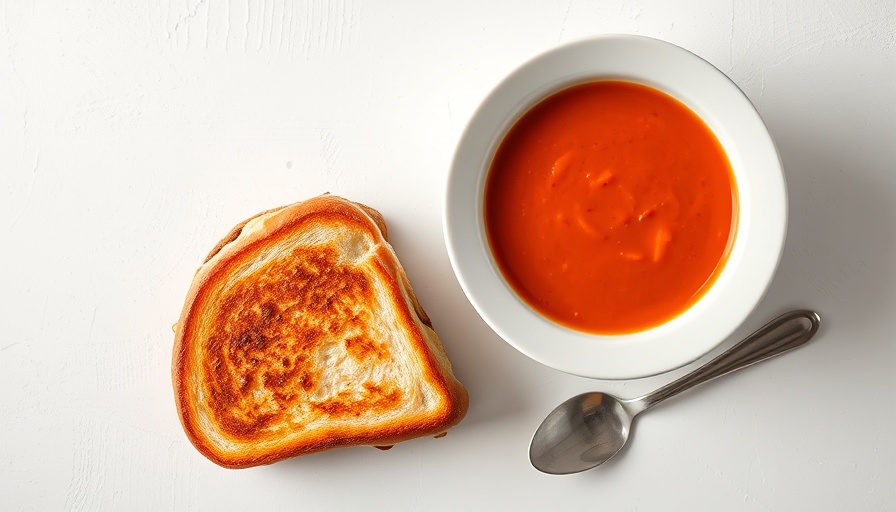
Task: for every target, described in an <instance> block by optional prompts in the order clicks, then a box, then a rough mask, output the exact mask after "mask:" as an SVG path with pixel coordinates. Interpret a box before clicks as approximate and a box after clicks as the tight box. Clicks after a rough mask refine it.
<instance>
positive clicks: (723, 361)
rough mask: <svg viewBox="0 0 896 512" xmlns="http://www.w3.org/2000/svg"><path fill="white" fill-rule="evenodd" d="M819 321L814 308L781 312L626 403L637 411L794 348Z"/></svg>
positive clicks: (814, 331) (804, 341) (816, 328)
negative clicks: (675, 377) (713, 355)
mask: <svg viewBox="0 0 896 512" xmlns="http://www.w3.org/2000/svg"><path fill="white" fill-rule="evenodd" d="M820 321H821V319H820V318H819V317H818V313H815V312H814V311H808V310H796V311H791V312H789V313H784V314H783V315H781V316H779V317H778V318H776V319H774V320H772V321H771V322H769V323H767V324H765V326H764V327H762V328H761V329H759V330H758V331H756V332H754V333H753V334H751V335H749V336H747V337H746V338H744V340H743V341H741V342H740V343H738V344H737V345H734V346H733V347H731V348H730V349H728V350H727V351H725V352H724V353H722V354H721V355H719V356H718V357H716V358H715V359H713V360H712V361H710V362H708V363H706V364H704V365H703V366H701V367H700V368H697V369H696V370H694V371H693V372H691V373H689V374H687V375H685V376H683V377H681V378H679V379H678V380H675V381H673V382H671V383H669V384H667V385H665V386H663V387H661V388H659V389H657V390H656V391H654V392H652V393H649V394H647V395H644V396H642V397H641V398H636V399H634V400H631V401H630V402H629V404H630V405H631V406H632V407H634V408H635V409H637V412H641V411H643V410H645V409H649V408H651V407H653V406H654V405H656V404H658V403H660V402H662V401H663V400H665V399H667V398H671V397H673V396H675V395H677V394H679V393H681V392H682V391H685V390H687V389H690V388H692V387H694V386H696V385H698V384H703V383H704V382H707V381H709V380H712V379H715V378H716V377H721V376H722V375H725V374H726V373H731V372H733V371H735V370H740V369H741V368H744V367H747V366H750V365H752V364H756V363H758V362H760V361H764V360H766V359H768V358H770V357H774V356H777V355H780V354H783V353H784V352H787V351H788V350H792V349H795V348H797V347H799V346H800V345H803V344H804V343H806V342H807V341H809V340H810V339H811V338H812V336H813V335H815V333H816V331H818V324H819V322H820Z"/></svg>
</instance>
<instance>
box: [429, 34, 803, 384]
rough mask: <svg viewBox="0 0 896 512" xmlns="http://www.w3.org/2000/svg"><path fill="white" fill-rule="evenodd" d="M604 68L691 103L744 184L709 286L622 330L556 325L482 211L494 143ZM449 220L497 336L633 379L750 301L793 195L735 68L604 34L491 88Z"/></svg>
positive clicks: (453, 188) (460, 262)
mask: <svg viewBox="0 0 896 512" xmlns="http://www.w3.org/2000/svg"><path fill="white" fill-rule="evenodd" d="M600 79H621V80H629V81H634V82H639V83H642V84H645V85H649V86H652V87H654V88H657V89H659V90H661V91H664V92H666V93H667V94H670V95H671V96H673V97H675V98H677V99H678V100H679V101H681V102H682V103H684V104H685V105H687V106H688V107H689V108H691V109H692V110H693V111H694V112H696V113H697V114H698V115H699V116H700V117H701V118H702V119H703V121H704V122H705V123H706V124H707V125H708V126H709V127H710V128H711V129H712V131H713V132H714V133H715V135H716V137H717V138H718V140H719V142H720V143H721V144H722V146H723V147H724V149H725V152H726V153H727V155H728V159H729V161H730V163H731V167H732V170H733V173H734V178H735V181H736V184H737V193H738V194H737V196H738V197H737V205H738V215H737V221H736V224H735V225H734V226H733V229H734V230H735V241H734V244H733V246H732V247H731V252H730V253H729V256H728V261H727V263H726V264H725V266H724V268H723V270H722V272H721V274H720V275H719V276H718V278H717V279H716V281H715V283H714V284H713V285H712V286H711V288H710V289H709V290H708V291H707V292H706V293H705V294H704V295H703V297H702V298H701V299H700V300H699V301H697V302H696V303H695V304H694V305H693V306H692V307H690V308H689V309H688V310H687V311H685V312H684V313H682V314H681V315H679V316H678V317H676V318H674V319H672V320H670V321H669V322H667V323H665V324H662V325H660V326H658V327H655V328H652V329H650V330H647V331H642V332H638V333H634V334H627V335H619V336H600V335H594V334H588V333H584V332H580V331H576V330H573V329H570V328H567V327H564V326H561V325H559V324H556V323H554V322H552V321H550V320H548V319H546V318H545V317H543V316H542V315H540V314H539V313H537V312H536V311H535V310H534V309H532V308H531V307H530V306H529V305H527V304H526V303H525V302H524V301H523V300H521V299H520V298H519V297H518V296H517V295H516V294H515V293H514V291H513V290H512V289H511V287H510V286H509V285H508V284H507V283H506V282H505V280H504V278H503V276H502V274H501V272H500V270H499V269H498V267H497V265H496V264H495V261H494V259H493V257H492V253H491V251H490V249H489V244H488V240H487V238H486V234H485V224H484V220H483V192H484V189H485V178H486V175H487V173H488V170H489V166H490V164H491V160H492V156H493V155H494V152H495V149H496V148H497V146H498V144H499V143H500V142H501V140H502V138H503V137H504V135H505V133H506V131H507V130H508V129H509V128H510V126H511V125H512V124H513V123H514V122H515V121H516V120H517V119H518V118H519V117H520V116H521V115H522V114H523V113H524V112H525V111H526V110H527V109H528V108H530V107H532V106H533V105H534V104H536V103H538V102H539V101H540V100H542V99H544V98H545V97H546V96H549V95H550V94H551V93H553V92H556V91H558V90H560V89H563V88H565V87H568V86H570V85H573V84H576V83H581V82H587V81H592V80H600ZM443 223H444V225H443V228H444V232H445V241H446V244H447V246H448V254H449V257H450V259H451V264H452V266H453V267H454V271H455V273H456V274H457V278H458V281H459V282H460V285H461V287H462V288H463V290H464V293H466V295H467V298H468V299H469V300H470V302H471V303H472V304H473V306H474V307H475V308H476V310H477V311H478V312H479V314H480V316H482V318H483V319H484V320H485V321H486V323H488V325H489V326H490V327H491V328H492V329H493V330H494V331H495V332H496V333H497V334H498V335H499V336H501V337H502V338H503V339H504V340H506V341H507V342H508V343H510V344H511V345H512V346H514V347H515V348H517V349H518V350H519V351H520V352H522V353H523V354H525V355H527V356H529V357H531V358H532V359H534V360H536V361H539V362H541V363H543V364H545V365H547V366H550V367H552V368H556V369H557V370H561V371H564V372H568V373H572V374H576V375H581V376H585V377H593V378H602V379H631V378H638V377H645V376H650V375H655V374H659V373H663V372H666V371H669V370H673V369H675V368H678V367H680V366H683V365H685V364H687V363H689V362H692V361H694V360H696V359H698V358H699V357H700V356H702V355H703V354H706V353H707V352H709V351H711V350H712V349H713V348H714V347H716V346H717V345H718V344H719V343H721V342H722V341H723V340H725V338H727V337H728V336H729V335H730V334H731V333H732V332H733V331H734V330H735V329H736V328H737V327H738V326H739V325H740V324H741V323H742V322H743V321H744V320H745V319H746V318H747V316H748V315H749V314H750V313H751V312H752V311H753V309H754V307H755V306H756V304H757V303H758V302H759V300H760V299H761V298H762V296H763V294H764V293H765V291H766V289H767V288H768V285H769V284H770V282H771V279H772V277H773V275H774V273H775V270H776V268H777V265H778V261H779V259H780V256H781V252H782V249H783V245H784V237H785V231H786V225H787V194H786V186H785V183H784V175H783V172H782V170H781V162H780V159H779V157H778V152H777V150H776V149H775V145H774V143H773V141H772V139H771V137H770V136H769V133H768V130H767V129H766V127H765V124H764V123H763V122H762V119H761V118H760V117H759V114H758V113H757V112H756V110H755V109H754V108H753V105H752V104H751V103H750V101H749V99H747V97H746V96H745V95H744V94H743V93H742V92H741V90H740V89H738V87H737V86H736V85H735V84H734V83H733V82H732V81H731V80H729V79H728V77H726V76H725V75H724V74H723V73H722V72H721V71H719V70H718V69H716V68H715V67H713V66H712V65H711V64H709V63H708V62H706V61H704V60H703V59H701V58H699V57H697V56H696V55H694V54H692V53H690V52H688V51H687V50H684V49H682V48H680V47H678V46H675V45H672V44H670V43H666V42H663V41H659V40H656V39H650V38H646V37H640V36H630V35H607V36H600V37H595V38H591V39H586V40H582V41H577V42H573V43H570V44H566V45H564V46H561V47H559V48H556V49H554V50H551V51H548V52H547V53H544V54H542V55H540V56H538V57H535V58H534V59H532V60H530V61H529V62H527V63H525V64H523V65H522V66H521V67H520V68H518V69H517V70H516V71H514V72H513V73H512V74H511V75H510V76H508V77H507V78H506V79H505V80H504V81H503V82H501V83H500V84H498V86H497V87H495V89H494V90H493V91H492V93H491V94H490V95H489V96H488V97H487V98H486V99H485V101H483V103H482V105H481V106H480V107H479V109H478V110H477V111H476V113H475V114H474V115H473V117H472V119H471V120H470V123H469V125H468V126H467V128H466V130H465V132H464V133H463V135H462V137H461V139H460V143H459V145H458V148H457V153H456V155H455V157H454V161H453V163H452V167H451V170H450V173H449V177H448V183H447V191H446V199H445V205H444V216H443Z"/></svg>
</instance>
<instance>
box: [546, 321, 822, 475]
mask: <svg viewBox="0 0 896 512" xmlns="http://www.w3.org/2000/svg"><path fill="white" fill-rule="evenodd" d="M819 321H820V319H819V317H818V313H815V312H813V311H805V310H797V311H791V312H790V313H785V314H783V315H781V316H779V317H778V318H776V319H774V320H772V321H771V322H769V323H768V324H766V325H765V326H764V327H762V328H761V329H759V330H758V331H756V332H754V333H753V334H751V335H749V336H747V337H746V338H745V339H744V340H743V341H741V342H740V343H738V344H737V345H735V346H733V347H731V348H730V349H728V350H727V351H725V352H724V353H723V354H721V355H720V356H718V357H716V358H715V359H713V360H712V361H710V362H708V363H706V364H705V365H703V366H701V367H700V368H697V369H696V370H694V371H693V372H691V373H689V374H687V375H685V376H683V377H681V378H679V379H678V380H676V381H674V382H672V383H670V384H667V385H665V386H663V387H661V388H659V389H658V390H656V391H654V392H652V393H648V394H646V395H644V396H642V397H640V398H633V399H631V400H623V399H621V398H616V397H615V396H613V395H608V394H606V393H598V392H594V393H584V394H581V395H578V396H575V397H573V398H570V399H569V400H567V401H566V402H563V403H562V404H560V405H559V406H558V407H557V408H556V409H554V410H553V411H552V412H551V413H550V414H548V417H547V418H545V420H544V421H543V422H542V423H541V426H539V427H538V430H536V431H535V435H534V436H533V437H532V443H531V444H530V445H529V460H530V461H531V462H532V465H533V466H535V468H536V469H538V470H539V471H543V472H545V473H551V474H555V475H565V474H569V473H578V472H580V471H585V470H588V469H591V468H593V467H595V466H598V465H600V464H603V463H604V462H606V461H607V460H609V459H610V458H611V457H613V456H614V455H616V454H617V453H618V452H619V450H621V449H622V447H623V445H625V442H626V440H628V435H629V430H630V427H631V424H632V420H633V419H634V418H635V416H637V415H638V414H639V413H641V412H643V411H645V410H647V409H649V408H651V407H653V406H654V405H656V404H658V403H660V402H662V401H663V400H665V399H667V398H671V397H673V396H675V395H677V394H679V393H681V392H682V391H685V390H687V389H690V388H692V387H694V386H696V385H698V384H702V383H704V382H707V381H709V380H712V379H714V378H716V377H720V376H722V375H725V374H726V373H730V372H733V371H735V370H739V369H741V368H744V367H746V366H749V365H751V364H755V363H758V362H760V361H764V360H766V359H768V358H770V357H774V356H777V355H780V354H783V353H784V352H787V351H788V350H791V349H794V348H796V347H799V346H800V345H802V344H804V343H806V342H807V341H809V339H811V338H812V336H813V335H814V334H815V332H816V331H818V324H819Z"/></svg>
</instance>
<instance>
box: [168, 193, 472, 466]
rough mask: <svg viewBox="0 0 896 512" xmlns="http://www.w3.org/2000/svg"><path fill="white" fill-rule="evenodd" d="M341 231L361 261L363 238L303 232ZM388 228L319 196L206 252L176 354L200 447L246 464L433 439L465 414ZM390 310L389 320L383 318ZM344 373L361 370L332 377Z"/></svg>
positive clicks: (189, 424)
mask: <svg viewBox="0 0 896 512" xmlns="http://www.w3.org/2000/svg"><path fill="white" fill-rule="evenodd" d="M320 226H325V227H327V230H323V231H322V230H321V228H320ZM335 229H338V230H343V231H344V232H345V233H349V235H350V236H352V237H355V236H357V237H359V238H358V240H361V241H363V242H364V243H363V244H361V245H363V246H364V247H366V248H368V249H369V253H365V254H361V256H360V257H361V259H363V261H362V262H361V263H352V262H350V261H347V260H345V254H343V253H342V252H340V251H343V252H345V251H346V250H347V251H349V252H352V251H354V250H355V249H357V247H355V245H358V244H355V245H351V244H348V242H346V241H345V240H341V241H340V242H339V243H329V244H328V243H317V244H310V243H308V244H305V243H298V242H296V240H299V239H301V237H302V236H306V235H307V236H311V237H312V238H314V237H318V238H320V237H323V236H324V235H328V234H330V233H331V232H332V231H333V230H335ZM308 233H311V235H308ZM385 234H386V226H385V222H384V221H383V218H382V216H381V215H380V214H379V212H377V211H376V210H373V209H372V208H369V207H366V206H363V205H357V204H355V203H352V202H350V201H347V200H345V199H342V198H339V197H336V196H319V197H317V198H313V199H310V200H308V201H305V202H302V203H296V204H294V205H290V206H286V207H283V208H279V209H274V210H268V211H266V212H262V213H261V214H258V215H256V216H254V217H252V218H250V219H248V220H246V221H244V222H242V223H240V224H239V225H238V226H237V227H235V228H234V229H233V230H232V231H231V233H230V234H228V236H227V237H225V238H224V239H223V240H222V241H221V242H220V243H219V244H218V246H217V247H216V248H215V250H213V251H212V253H211V254H210V255H209V258H208V259H207V260H206V263H205V264H204V265H203V266H202V267H201V268H200V269H199V271H197V274H196V276H195V278H194V282H193V284H192V286H191V288H190V291H189V293H188V296H187V300H186V303H185V305H184V309H183V312H182V314H181V318H180V321H179V322H178V325H177V331H176V334H175V344H174V354H173V363H172V378H173V384H174V391H175V400H176V404H177V410H178V413H179V415H180V418H181V422H182V423H183V426H184V430H185V432H186V433H187V436H188V437H189V439H190V440H191V442H192V443H193V444H194V445H195V446H196V448H197V449H198V450H199V451H200V452H202V453H203V454H204V455H206V456H207V457H208V458H209V459H211V460H212V461H214V462H216V463H218V464H220V465H222V466H225V467H232V468H238V467H248V466H255V465H260V464H269V463H272V462H276V461H278V460H281V459H284V458H287V457H292V456H296V455H301V454H305V453H311V452H315V451H320V450H325V449H328V448H333V447H338V446H350V445H373V446H386V445H392V444H395V443H398V442H401V441H405V440H407V439H410V438H414V437H420V436H425V435H433V436H435V435H437V434H440V433H442V432H444V431H446V430H447V429H449V428H451V427H452V426H454V425H456V424H457V423H458V422H460V420H461V419H462V418H463V416H464V414H465V413H466V410H467V406H468V396H467V392H466V390H465V389H464V388H463V386H462V385H461V384H460V383H459V382H458V381H457V380H456V379H455V378H454V376H453V374H452V371H451V366H450V363H449V362H448V359H447V355H446V354H445V353H444V349H443V347H442V345H441V342H440V341H439V339H438V336H437V335H436V334H435V332H433V331H432V329H431V324H430V321H429V318H428V317H427V316H426V313H425V312H424V311H423V308H422V307H421V306H420V304H419V302H418V301H417V298H416V296H415V295H414V293H413V290H412V289H411V286H410V283H409V282H408V280H407V276H406V275H405V273H404V270H403V269H402V267H401V265H400V263H399V262H398V259H397V257H396V256H395V254H394V252H393V251H392V248H391V246H389V245H388V243H387V242H386V240H385ZM297 237H298V238H297ZM314 239H315V240H317V238H314ZM354 240H355V239H354V238H350V239H348V241H349V242H354ZM340 243H341V244H342V245H340ZM359 243H360V242H359ZM346 244H348V245H346ZM364 244H368V245H369V247H368V245H364ZM346 247H347V249H346ZM276 251H280V252H276ZM272 254H274V255H273V256H272ZM256 267H257V268H256ZM384 300H386V303H387V304H388V306H389V308H388V310H387V311H385V313H384V312H383V311H380V310H381V309H382V303H383V301H384ZM377 308H379V309H377ZM384 317H386V318H388V319H389V321H390V322H391V323H390V324H388V325H386V324H383V325H380V323H382V322H383V320H382V319H383V318H384ZM396 340H397V341H396ZM334 347H335V348H334ZM337 349H338V350H337ZM334 351H336V352H338V353H339V354H340V357H341V358H342V359H340V360H338V361H337V362H336V363H333V362H331V361H330V360H331V359H332V358H333V356H332V354H333V353H334ZM399 357H406V358H410V360H411V361H413V363H414V365H413V367H414V368H416V369H417V371H418V372H419V374H418V376H417V377H416V379H417V380H416V381H415V382H414V383H411V384H408V383H407V382H404V381H402V380H401V379H400V378H396V377H395V375H393V374H390V373H388V372H389V371H393V370H391V369H390V368H391V367H397V366H399V365H396V364H395V362H394V360H395V359H396V358H399ZM327 358H330V359H327ZM346 368H348V369H350V370H346ZM380 368H385V370H383V371H379V369H380ZM339 372H343V373H345V376H346V377H345V379H352V378H355V379H357V378H358V376H362V377H363V381H360V382H353V383H348V384H346V383H345V382H341V381H340V380H339V379H335V380H334V375H341V374H340V373H339ZM365 372H366V373H365ZM377 372H379V373H377ZM345 379H343V380H345ZM418 384H419V385H420V388H421V389H422V391H421V390H419V389H417V385H418ZM421 393H423V394H425V395H426V396H427V397H429V398H427V399H421V398H420V394H421ZM433 403H435V404H436V405H435V406H431V405H430V406H429V408H427V407H424V406H423V405H420V404H433Z"/></svg>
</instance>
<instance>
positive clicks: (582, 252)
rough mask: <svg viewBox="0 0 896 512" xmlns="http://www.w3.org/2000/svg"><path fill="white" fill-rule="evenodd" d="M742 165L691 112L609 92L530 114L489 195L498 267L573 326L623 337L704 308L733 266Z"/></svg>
mask: <svg viewBox="0 0 896 512" xmlns="http://www.w3.org/2000/svg"><path fill="white" fill-rule="evenodd" d="M735 197H736V193H735V182H734V178H733V175H732V172H731V165H730V164H729V162H728V159H727V157H726V155H725V152H724V151H723V149H722V146H721V144H719V142H718V140H717V139H716V137H715V136H714V135H713V133H712V132H711V131H710V129H709V128H708V127H707V126H706V125H705V124H704V123H703V121H702V120H701V119H700V118H699V117H698V116H697V115H696V114H695V113H694V112H692V111H691V110H690V109H689V108H688V107H686V106H685V105H683V104H682V103H680V102H679V101H677V100H676V99H674V98H672V97H671V96H669V95H667V94H665V93H663V92H660V91H658V90H655V89H653V88H650V87H647V86H643V85H639V84H635V83H629V82H622V81H599V82H590V83H586V84H581V85H577V86H574V87H571V88H569V89H565V90H562V91H560V92H558V93H556V94H554V95H552V96H549V97H548V98H547V99H545V100H543V101H542V102H540V103H539V104H537V105H536V106H534V107H533V108H531V109H530V110H529V111H527V112H526V113H525V114H524V115H523V116H522V117H521V118H520V119H519V120H518V121H517V122H516V123H515V124H514V125H513V127H512V128H511V129H510V130H509V132H508V133H507V135H506V136H505V138H504V140H503V141H502V142H501V144H500V146H499V147H498V150H497V152H496V154H495V157H494V160H493V161H492V164H491V168H490V169H489V173H488V178H487V182H486V189H485V224H486V232H487V235H488V240H489V244H490V245H491V250H492V253H493V255H494V258H495V260H496V262H497V264H498V266H499V268H500V269H501V272H502V273H503V275H504V277H505V279H506V280H507V281H508V282H509V283H510V285H511V286H512V287H513V289H514V290H515V291H516V292H517V294H518V295H519V296H520V297H522V299H523V300H525V301H526V302H527V303H528V304H529V305H531V306H532V307H533V308H535V309H536V310H537V311H539V312H540V313H541V314H543V315H544V316H546V317H548V318H550V319H552V320H554V321H555V322H558V323H560V324H563V325H566V326H568V327H571V328H573V329H577V330H581V331H586V332H592V333H599V334H623V333H630V332H636V331H641V330H645V329H648V328H651V327H654V326H657V325H659V324H661V323H663V322H665V321H667V320H670V319H672V318H674V317H675V316H677V315H679V314H681V313H682V312H684V311H685V310H686V309H687V308H688V307H689V306H690V305H692V304H693V303H694V302H696V301H697V300H698V299H699V298H700V297H701V295H702V294H703V292H704V291H705V290H706V289H707V288H708V287H709V284H711V283H712V281H713V280H714V278H715V277H716V275H717V274H718V273H719V271H720V270H721V268H722V266H723V264H724V262H725V259H726V257H727V251H728V247H729V245H730V241H731V239H732V238H733V236H732V225H733V223H734V220H735V215H736V201H735Z"/></svg>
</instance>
